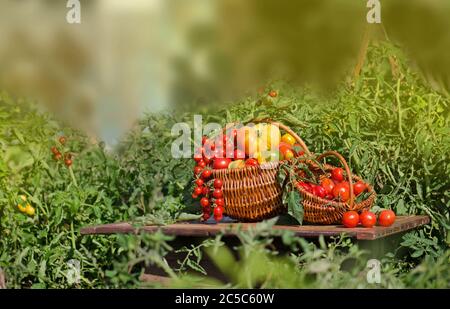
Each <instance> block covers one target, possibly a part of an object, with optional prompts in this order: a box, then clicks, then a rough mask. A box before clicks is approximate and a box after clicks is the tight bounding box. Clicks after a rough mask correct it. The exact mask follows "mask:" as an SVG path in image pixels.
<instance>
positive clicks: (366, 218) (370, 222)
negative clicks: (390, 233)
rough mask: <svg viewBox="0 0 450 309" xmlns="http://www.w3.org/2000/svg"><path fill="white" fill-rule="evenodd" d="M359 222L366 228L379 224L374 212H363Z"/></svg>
mask: <svg viewBox="0 0 450 309" xmlns="http://www.w3.org/2000/svg"><path fill="white" fill-rule="evenodd" d="M359 221H361V224H362V226H364V227H372V226H374V225H375V224H376V223H377V216H375V214H374V213H373V212H370V211H363V212H362V213H361V214H360V215H359Z"/></svg>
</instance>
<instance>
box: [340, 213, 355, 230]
mask: <svg viewBox="0 0 450 309" xmlns="http://www.w3.org/2000/svg"><path fill="white" fill-rule="evenodd" d="M358 223H359V215H358V213H357V212H356V211H353V210H351V211H347V212H346V213H344V215H343V216H342V224H343V225H344V226H345V227H349V228H352V227H355V226H357V225H358Z"/></svg>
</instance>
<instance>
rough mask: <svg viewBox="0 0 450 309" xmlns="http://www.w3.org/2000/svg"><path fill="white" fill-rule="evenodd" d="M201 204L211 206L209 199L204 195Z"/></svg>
mask: <svg viewBox="0 0 450 309" xmlns="http://www.w3.org/2000/svg"><path fill="white" fill-rule="evenodd" d="M200 205H202V207H208V206H209V200H208V199H207V198H206V197H202V198H201V199H200Z"/></svg>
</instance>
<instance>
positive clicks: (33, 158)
mask: <svg viewBox="0 0 450 309" xmlns="http://www.w3.org/2000/svg"><path fill="white" fill-rule="evenodd" d="M389 56H391V57H395V59H396V68H395V70H394V69H393V68H392V63H390V62H389ZM403 59H404V57H403V56H402V55H401V54H400V53H399V52H398V51H397V50H396V49H395V48H393V47H392V46H388V45H381V46H377V47H372V48H371V49H370V50H369V54H368V58H367V65H366V66H365V67H364V68H363V71H362V75H361V77H360V78H359V79H358V80H356V81H353V82H350V81H345V82H343V83H342V86H341V87H340V89H339V91H337V92H335V93H330V94H329V95H327V96H324V95H320V94H318V93H317V92H316V91H315V90H314V89H312V88H304V89H295V88H294V87H292V86H291V85H290V84H289V83H287V82H279V81H278V82H273V83H270V84H268V85H267V87H266V88H265V90H264V91H265V92H264V93H268V92H269V90H271V89H275V90H277V91H278V93H279V95H278V96H277V97H276V98H271V97H269V96H266V95H258V96H248V97H246V98H243V99H242V100H241V101H239V102H235V103H234V104H232V105H229V106H225V107H224V108H223V109H222V110H209V111H206V114H207V115H204V120H203V121H204V122H210V121H216V122H219V123H220V124H222V125H224V124H225V123H228V122H235V121H242V122H248V121H251V120H257V119H265V118H272V119H274V120H278V121H280V122H283V123H284V124H286V125H289V126H290V127H291V128H292V129H293V130H294V131H296V132H297V133H298V134H299V135H300V136H301V137H302V138H303V139H304V140H305V142H306V144H307V145H308V146H309V148H310V150H311V151H313V152H315V153H321V152H323V151H325V150H336V151H338V152H340V153H341V154H343V156H344V157H345V158H347V159H348V161H349V164H350V166H351V169H352V170H353V172H355V173H356V174H358V175H360V176H362V177H363V178H364V179H365V180H366V181H368V182H370V183H372V184H373V185H374V186H375V190H376V191H377V193H378V200H377V204H376V207H375V209H379V208H391V209H394V210H395V211H396V213H397V214H399V215H406V214H419V213H422V214H427V215H429V216H430V217H431V218H432V223H431V224H430V225H429V226H427V227H425V228H421V229H419V230H417V231H413V232H410V233H408V234H406V235H405V236H404V238H403V241H402V244H401V245H402V247H403V248H404V249H406V251H407V253H408V255H407V257H406V258H404V259H403V258H401V259H400V258H399V257H398V256H396V255H395V254H394V253H393V254H391V255H388V256H386V257H385V259H384V260H383V261H382V265H383V272H382V273H383V282H382V284H381V285H380V286H373V285H370V284H368V283H367V281H366V278H365V276H366V272H367V268H366V262H367V256H366V253H365V252H364V251H362V250H360V249H359V248H358V246H356V245H354V244H352V243H351V242H350V241H349V240H348V239H346V238H337V239H335V240H334V241H332V242H328V243H326V242H325V241H324V240H323V239H320V240H319V243H318V245H314V244H312V243H310V242H307V241H306V240H304V239H301V238H297V237H294V236H293V235H290V234H289V233H282V234H280V235H277V236H278V237H280V238H281V239H282V241H283V243H284V245H285V246H287V247H289V248H290V250H291V254H290V255H288V256H285V255H282V254H281V253H279V252H276V251H274V250H273V241H274V236H275V235H273V233H272V232H271V231H270V226H271V225H272V224H274V221H273V220H269V221H266V222H263V223H261V224H258V225H256V227H255V229H254V230H250V231H246V232H242V233H239V240H240V242H241V244H240V245H239V246H238V247H236V248H234V250H236V252H237V254H238V256H239V259H236V257H235V256H234V255H232V252H231V251H230V250H228V249H226V248H225V247H224V245H223V244H224V241H223V239H222V238H221V236H219V237H217V238H215V239H209V240H207V241H205V242H204V243H201V244H198V245H193V246H190V247H187V248H184V249H181V250H180V252H179V253H185V254H186V258H185V259H182V260H180V265H179V269H177V270H173V269H170V268H169V267H168V266H167V264H166V263H165V259H164V256H165V255H166V254H167V253H168V252H170V251H172V248H171V247H170V246H169V245H168V242H169V241H170V240H172V238H170V237H167V236H164V235H163V234H162V233H155V234H152V235H126V236H84V237H83V236H81V235H80V234H79V229H80V227H82V226H86V225H92V224H100V223H110V222H116V221H124V220H128V221H132V222H133V223H134V224H136V225H142V224H158V225H162V224H166V223H171V222H175V221H182V220H187V219H190V218H196V216H195V215H194V216H192V213H197V212H199V211H200V207H199V206H198V205H196V203H195V202H194V201H193V200H192V199H191V197H190V193H191V190H192V168H193V162H192V160H188V159H185V160H174V159H172V158H171V156H170V153H171V143H172V141H173V139H174V137H173V136H172V135H171V128H172V126H173V124H175V123H177V122H186V123H192V122H193V118H192V114H183V115H179V114H177V113H172V114H171V115H151V114H149V115H145V116H144V117H143V118H142V119H141V120H140V121H139V122H138V123H137V125H136V127H135V128H134V129H133V130H132V131H131V132H130V133H129V134H128V135H127V136H126V138H125V139H124V141H123V142H122V143H121V145H120V147H119V148H118V149H117V152H115V153H109V152H107V151H106V150H105V149H104V146H103V145H102V143H100V144H97V143H91V142H89V139H88V138H87V137H86V136H84V135H83V134H81V133H80V132H77V131H76V130H73V129H71V128H69V127H67V126H65V125H62V124H59V123H57V122H55V121H54V120H53V119H52V118H51V117H49V116H48V115H47V114H45V113H41V112H39V111H38V110H36V108H35V107H34V106H35V105H34V104H31V103H27V102H23V101H21V100H18V101H17V100H13V99H12V98H10V97H8V96H7V95H5V94H2V95H1V96H0V267H1V268H2V269H3V270H5V272H6V275H7V278H8V286H9V287H17V288H19V287H35V288H43V287H51V288H61V287H64V288H67V287H81V288H85V287H136V286H141V285H140V283H139V281H138V279H139V275H140V274H141V273H142V271H143V270H142V269H143V267H142V266H145V265H150V264H153V265H156V266H158V267H160V268H162V269H163V270H164V271H165V272H166V273H168V275H169V276H170V277H171V278H172V283H173V285H174V286H177V287H186V286H187V287H192V286H198V287H204V286H225V287H312V288H315V287H320V288H324V287H449V286H448V282H449V280H448V278H450V274H449V273H448V263H449V248H448V246H449V243H450V241H449V239H450V236H449V234H450V233H448V231H449V229H450V178H449V177H448V175H450V160H449V155H450V106H449V105H450V102H449V99H448V98H447V97H445V96H443V95H441V94H439V93H437V92H435V91H433V90H432V89H430V87H428V86H426V84H425V83H424V82H423V81H422V79H421V78H420V77H419V76H417V75H416V74H415V73H414V72H412V71H410V69H409V66H408V64H407V63H405V62H403ZM393 71H395V72H397V73H396V74H392V72H393ZM62 134H63V135H65V136H67V139H68V141H67V145H66V146H65V148H66V150H67V151H69V150H70V151H71V152H72V153H73V154H74V164H73V175H72V174H71V171H70V170H69V169H68V168H67V167H66V166H64V164H61V162H56V161H54V160H53V159H52V154H51V152H50V147H51V146H53V145H56V144H57V138H58V136H60V135H62ZM334 163H336V162H334ZM336 164H337V163H336ZM291 192H294V191H291ZM19 195H25V196H27V199H28V201H29V202H30V203H31V204H32V205H33V206H34V207H35V208H36V214H35V215H34V216H33V217H29V216H26V215H24V214H22V213H20V212H19V211H18V209H17V206H16V205H17V202H18V198H19ZM284 200H285V201H286V202H287V203H288V205H289V209H290V212H291V213H292V214H293V215H294V217H297V219H298V220H299V221H301V217H302V209H301V208H299V207H297V206H298V202H299V196H297V195H296V194H295V193H289V194H286V195H285V199H284ZM184 212H190V213H191V214H185V213H184ZM205 254H206V255H208V257H210V258H211V259H212V260H213V261H214V262H215V263H216V264H217V266H218V267H219V268H220V269H222V270H223V272H224V273H225V274H226V275H227V276H228V278H229V281H228V282H218V281H217V280H212V279H211V278H207V279H205V277H204V273H205V269H203V268H202V267H201V266H200V261H201V260H202V259H203V258H204V257H205ZM70 259H77V260H79V261H80V263H81V281H80V282H79V283H78V284H76V285H75V286H73V285H71V284H69V283H68V281H67V278H66V274H67V272H68V266H67V262H68V261H69V260H70ZM348 265H351V267H350V268H348ZM195 274H197V275H195ZM198 274H201V275H200V276H199V275H198Z"/></svg>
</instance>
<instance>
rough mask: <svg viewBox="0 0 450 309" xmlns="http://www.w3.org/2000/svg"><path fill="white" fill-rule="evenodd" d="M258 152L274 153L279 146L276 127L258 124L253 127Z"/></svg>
mask: <svg viewBox="0 0 450 309" xmlns="http://www.w3.org/2000/svg"><path fill="white" fill-rule="evenodd" d="M255 131H256V136H257V146H258V151H267V150H270V151H274V150H276V149H278V145H279V144H280V139H281V133H280V129H279V128H278V126H276V125H273V124H267V123H259V124H257V125H256V126H255Z"/></svg>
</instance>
